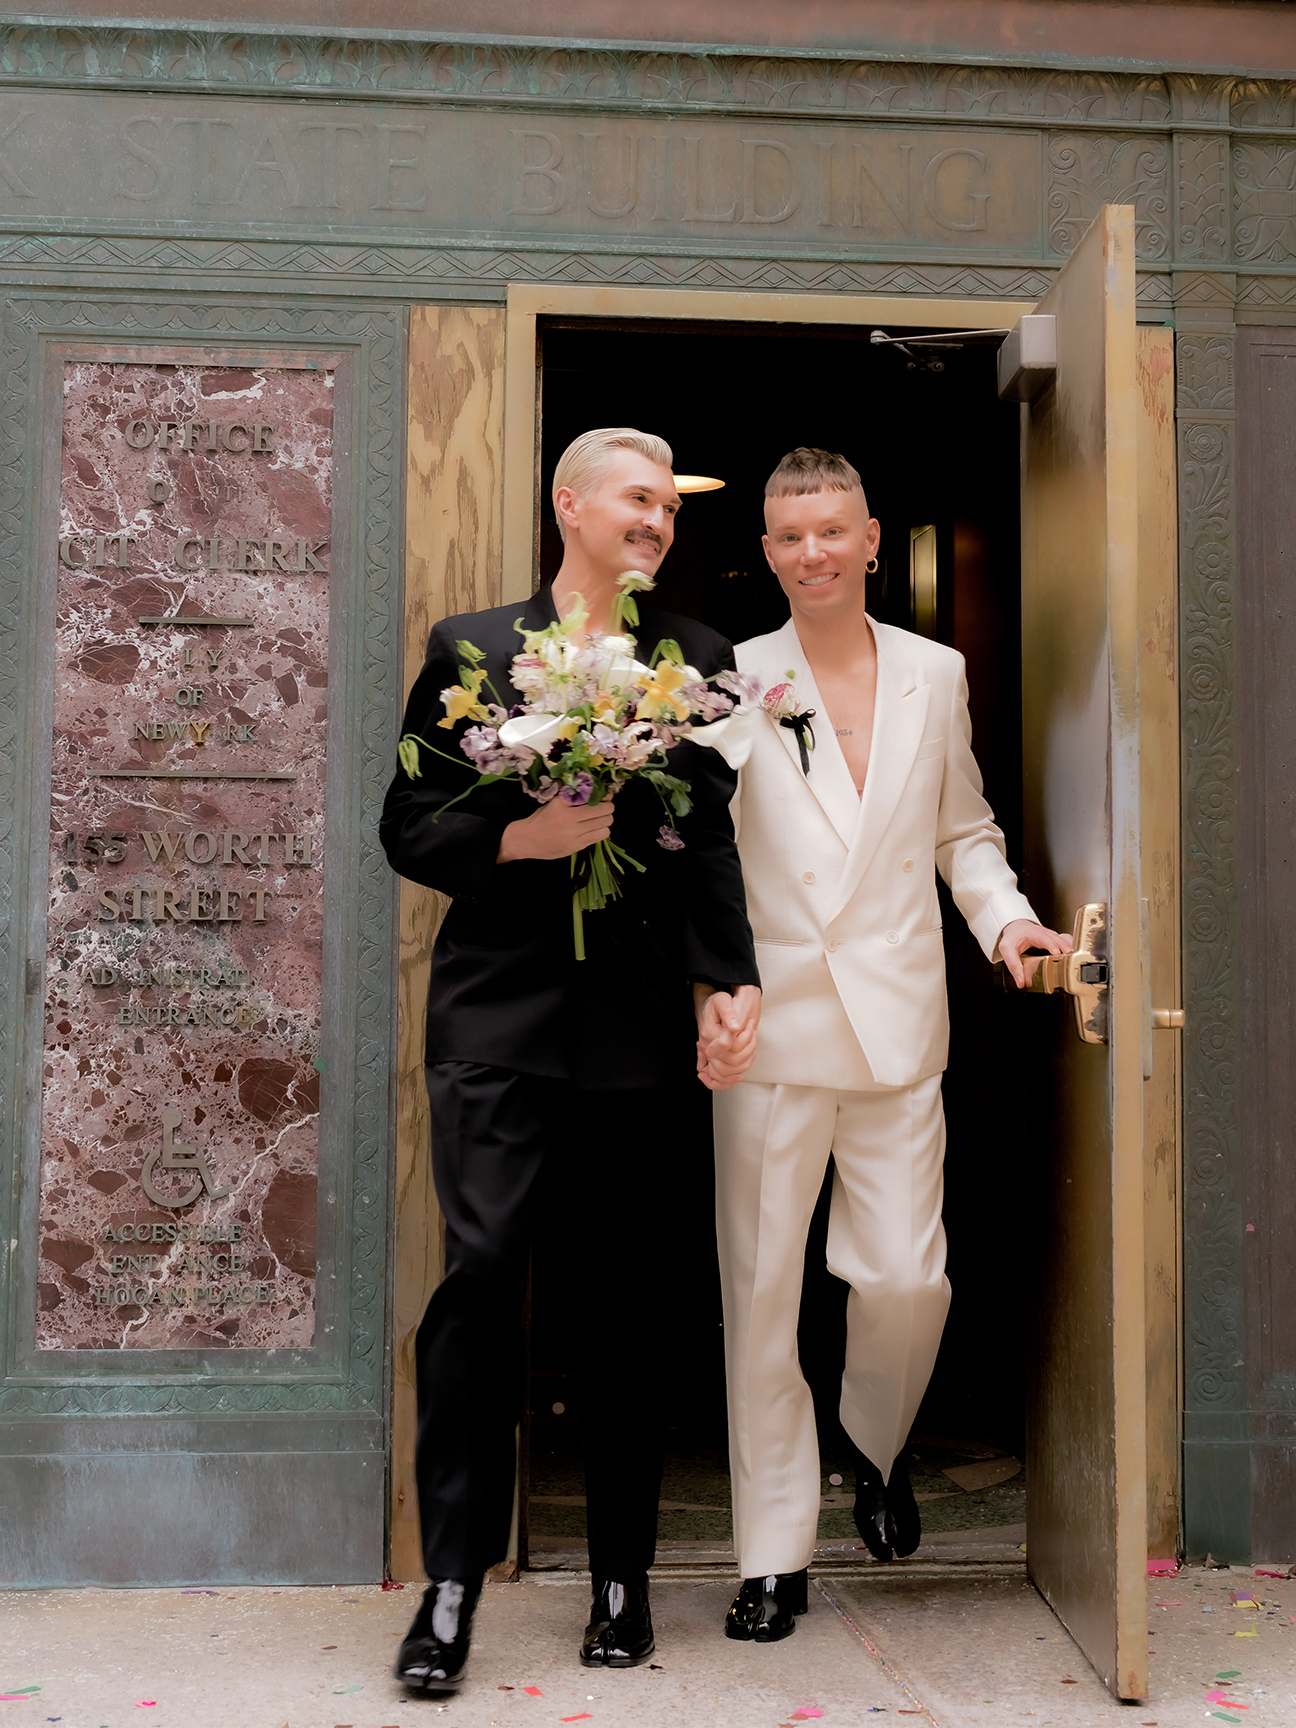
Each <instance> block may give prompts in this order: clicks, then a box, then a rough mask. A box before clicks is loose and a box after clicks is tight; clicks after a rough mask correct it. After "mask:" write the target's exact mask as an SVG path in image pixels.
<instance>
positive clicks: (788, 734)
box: [761, 618, 860, 849]
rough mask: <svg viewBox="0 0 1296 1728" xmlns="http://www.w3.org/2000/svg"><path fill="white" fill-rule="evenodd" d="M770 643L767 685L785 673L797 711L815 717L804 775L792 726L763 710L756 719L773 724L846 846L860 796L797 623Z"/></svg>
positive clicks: (779, 680) (800, 776)
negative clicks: (774, 658)
mask: <svg viewBox="0 0 1296 1728" xmlns="http://www.w3.org/2000/svg"><path fill="white" fill-rule="evenodd" d="M774 644H775V646H774V652H775V653H776V654H777V655H778V661H777V664H776V665H775V664H774V663H768V664H767V668H766V669H765V687H766V689H769V688H770V687H771V686H772V685H774V684H782V683H785V682H787V681H788V678H787V674H788V673H789V672H791V673H792V680H791V681H792V682H793V683H794V684H795V685H796V693H797V707H798V709H800V710H801V711H802V712H804V711H805V710H806V709H808V708H813V709H814V713H815V717H814V719H813V720H812V721H811V722H810V724H811V725H812V726H813V728H814V735H815V747H814V749H813V750H812V751H811V752H810V772H809V774H803V773H802V771H801V751H800V748H799V747H798V745H797V738H796V733H795V732H794V731H793V730H792V728H791V727H790V726H780V725H779V723H778V721H777V720H771V718H770V717H769V715H768V714H762V715H761V720H762V722H763V724H764V725H766V726H771V727H773V729H774V731H775V732H776V733H777V734H778V737H779V741H780V742H781V744H782V746H783V748H784V749H785V750H786V751H787V753H788V756H789V758H790V759H791V761H792V763H793V765H794V766H795V768H796V774H797V779H798V780H803V781H804V782H805V784H806V786H807V787H808V788H809V789H810V791H811V792H812V793H813V794H814V796H815V797H816V798H817V799H818V801H819V804H820V806H821V808H822V810H823V813H824V815H825V816H826V817H827V818H828V820H829V821H830V822H831V823H832V825H833V827H834V828H835V829H836V831H837V834H838V837H839V838H840V840H841V843H842V845H843V846H845V847H847V848H848V849H849V847H850V844H851V840H852V838H853V837H854V834H855V826H856V823H857V821H858V820H859V813H860V808H859V807H860V800H859V796H858V794H857V793H856V791H855V782H854V781H853V780H852V779H851V776H850V769H849V768H848V767H847V766H846V758H845V757H844V756H843V755H842V753H841V746H840V745H839V744H838V742H837V739H836V737H835V736H834V735H833V729H832V722H831V721H830V720H829V718H828V711H827V709H826V708H825V707H824V705H823V698H822V697H821V696H820V694H819V688H818V686H817V685H816V683H815V681H814V674H813V673H812V672H811V670H810V666H809V663H808V662H807V660H806V657H805V654H804V652H803V650H802V647H801V642H800V639H799V638H798V636H797V633H796V626H795V624H793V622H792V620H791V619H790V618H789V619H788V621H787V623H786V624H785V625H784V626H783V628H782V629H781V630H780V631H779V632H778V635H777V636H776V637H775V638H774Z"/></svg>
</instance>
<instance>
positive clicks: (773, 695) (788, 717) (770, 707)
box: [761, 679, 815, 774]
mask: <svg viewBox="0 0 1296 1728" xmlns="http://www.w3.org/2000/svg"><path fill="white" fill-rule="evenodd" d="M761 707H762V708H763V709H764V711H765V712H766V713H767V714H768V715H769V717H770V719H771V720H773V721H774V722H775V724H776V725H779V726H785V727H786V728H787V729H788V731H789V732H795V733H796V741H797V749H798V750H799V751H800V754H801V772H802V773H803V774H809V772H810V752H811V751H812V750H813V749H814V747H815V736H814V727H813V726H812V725H811V724H810V722H811V721H812V720H813V719H814V717H815V711H814V709H813V708H801V707H799V706H798V699H797V690H796V685H795V684H793V683H792V682H791V680H790V679H789V680H787V681H786V682H784V683H782V684H773V685H771V686H770V688H769V689H768V690H767V691H766V692H765V694H764V695H763V696H762V697H761Z"/></svg>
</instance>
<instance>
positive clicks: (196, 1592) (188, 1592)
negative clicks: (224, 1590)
mask: <svg viewBox="0 0 1296 1728" xmlns="http://www.w3.org/2000/svg"><path fill="white" fill-rule="evenodd" d="M180 1594H181V1595H182V1596H219V1595H220V1591H219V1590H182V1591H181V1592H180Z"/></svg>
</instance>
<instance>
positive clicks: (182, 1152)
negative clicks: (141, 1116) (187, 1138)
mask: <svg viewBox="0 0 1296 1728" xmlns="http://www.w3.org/2000/svg"><path fill="white" fill-rule="evenodd" d="M158 1114H159V1116H160V1117H161V1118H162V1144H161V1145H160V1146H155V1147H154V1148H153V1150H152V1151H151V1152H150V1153H149V1155H148V1157H147V1158H146V1159H145V1160H144V1168H143V1169H142V1170H141V1171H140V1187H141V1188H142V1189H143V1190H144V1192H145V1193H146V1194H147V1195H148V1197H149V1199H150V1200H152V1201H153V1203H154V1204H155V1205H157V1206H170V1207H173V1208H175V1207H181V1206H192V1205H193V1203H194V1201H195V1200H196V1199H197V1198H198V1196H199V1195H200V1194H201V1193H202V1191H203V1189H204V1188H205V1189H206V1190H207V1192H208V1194H209V1195H210V1196H211V1198H212V1199H213V1200H220V1199H223V1198H224V1196H225V1195H226V1194H228V1193H229V1189H228V1188H218V1187H217V1186H216V1178H215V1177H214V1176H213V1175H212V1173H211V1168H210V1166H209V1165H208V1163H207V1160H206V1159H205V1158H204V1157H203V1155H202V1153H201V1152H200V1151H199V1150H198V1148H197V1147H196V1146H181V1145H179V1144H178V1142H177V1141H176V1140H175V1139H174V1135H175V1131H176V1129H177V1128H178V1127H179V1126H180V1112H179V1111H178V1110H172V1109H163V1110H160V1111H159V1112H158ZM159 1165H161V1167H162V1169H163V1170H189V1171H191V1172H193V1173H194V1174H195V1175H196V1176H197V1177H198V1180H197V1181H196V1182H195V1183H194V1185H193V1187H192V1188H191V1189H190V1190H189V1192H188V1193H187V1194H183V1195H181V1196H180V1197H179V1198H178V1199H177V1198H176V1197H175V1196H174V1195H167V1194H163V1193H162V1192H161V1191H160V1190H159V1189H158V1188H157V1187H156V1185H155V1184H154V1181H153V1172H154V1170H156V1169H157V1168H158V1166H159Z"/></svg>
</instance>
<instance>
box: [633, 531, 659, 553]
mask: <svg viewBox="0 0 1296 1728" xmlns="http://www.w3.org/2000/svg"><path fill="white" fill-rule="evenodd" d="M626 539H627V540H645V541H647V543H648V544H649V545H650V546H653V547H655V548H656V549H657V551H658V552H660V551H661V544H662V538H661V535H660V534H658V533H657V532H656V531H655V530H654V529H652V528H632V529H631V530H630V532H629V533H628V534H627V535H626Z"/></svg>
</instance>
